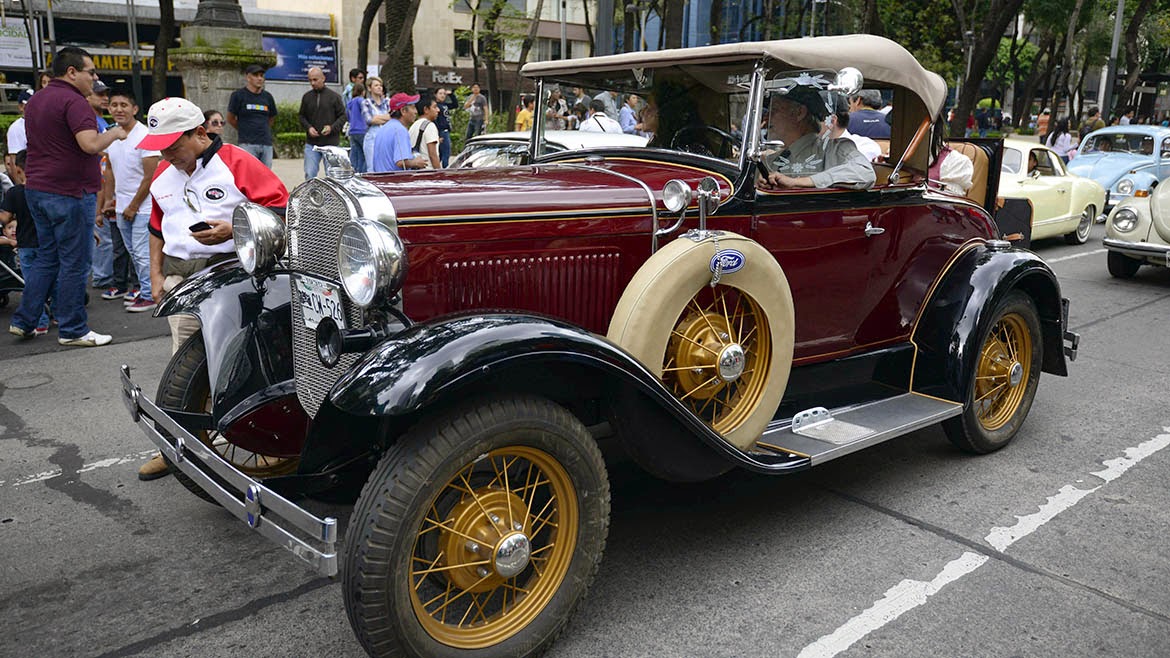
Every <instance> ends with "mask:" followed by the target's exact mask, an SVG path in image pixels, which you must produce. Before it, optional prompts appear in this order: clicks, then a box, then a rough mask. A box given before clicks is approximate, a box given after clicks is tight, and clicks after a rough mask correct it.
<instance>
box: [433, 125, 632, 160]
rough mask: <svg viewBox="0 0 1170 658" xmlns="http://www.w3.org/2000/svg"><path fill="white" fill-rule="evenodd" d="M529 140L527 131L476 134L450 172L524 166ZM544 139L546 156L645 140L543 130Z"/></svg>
mask: <svg viewBox="0 0 1170 658" xmlns="http://www.w3.org/2000/svg"><path fill="white" fill-rule="evenodd" d="M531 138H532V134H531V133H529V132H528V131H523V132H519V131H518V132H502V133H490V134H487V135H476V136H475V137H472V138H471V139H470V140H468V141H467V145H466V146H464V147H463V150H462V151H460V152H459V155H458V156H456V157H455V159H453V160H452V161H451V169H479V168H481V167H514V166H516V165H523V164H528V159H529V152H528V151H529V147H528V140H529V139H531ZM544 140H545V146H544V151H545V152H547V153H556V152H558V151H585V150H588V149H595V148H607V147H610V148H612V147H641V146H645V145H646V141H647V140H646V138H645V137H643V136H642V135H627V134H625V133H594V132H588V131H581V130H546V131H544Z"/></svg>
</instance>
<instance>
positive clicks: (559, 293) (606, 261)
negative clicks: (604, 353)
mask: <svg viewBox="0 0 1170 658" xmlns="http://www.w3.org/2000/svg"><path fill="white" fill-rule="evenodd" d="M620 262H621V254H620V253H618V252H617V251H588V252H580V253H566V254H556V255H514V256H513V255H509V256H494V257H485V258H475V259H467V260H461V261H452V262H448V263H445V264H444V278H445V280H446V281H447V308H448V310H450V311H461V310H470V309H511V310H519V311H535V312H538V313H542V314H544V315H551V316H553V317H557V318H562V319H565V320H568V321H569V322H572V323H574V324H577V325H580V326H582V327H585V328H587V329H589V330H590V331H594V332H597V333H605V331H606V328H607V327H608V326H609V319H610V316H611V315H612V313H613V309H614V307H615V306H617V299H618V295H619V293H620V292H621V291H620V290H619V287H618V266H619V264H620Z"/></svg>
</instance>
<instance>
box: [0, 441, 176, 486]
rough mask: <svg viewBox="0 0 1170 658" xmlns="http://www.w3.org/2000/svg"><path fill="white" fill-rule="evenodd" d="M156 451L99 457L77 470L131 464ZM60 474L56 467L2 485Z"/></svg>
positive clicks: (0, 483)
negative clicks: (107, 457)
mask: <svg viewBox="0 0 1170 658" xmlns="http://www.w3.org/2000/svg"><path fill="white" fill-rule="evenodd" d="M155 452H157V450H146V451H143V452H136V453H133V454H130V455H124V456H122V457H110V458H109V459H99V460H98V461H96V462H92V463H89V464H85V465H84V466H82V467H81V468H79V469H77V472H78V473H88V472H90V471H94V470H97V469H99V468H110V467H111V466H120V465H122V464H129V463H130V462H137V461H142V460H143V459H146V458H147V457H150V456H152V455H154V453H155ZM60 476H61V469H59V468H55V469H53V470H51V471H42V472H40V473H35V474H33V475H26V476H24V477H22V478H19V479H16V480H12V481H11V482H6V481H4V480H0V487H3V486H10V487H19V486H23V485H26V484H32V483H33V482H44V481H45V480H51V479H53V478H55V477H60Z"/></svg>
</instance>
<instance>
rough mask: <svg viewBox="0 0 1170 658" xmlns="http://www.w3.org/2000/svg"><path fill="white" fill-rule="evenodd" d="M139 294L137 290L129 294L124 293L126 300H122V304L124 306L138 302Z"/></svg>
mask: <svg viewBox="0 0 1170 658" xmlns="http://www.w3.org/2000/svg"><path fill="white" fill-rule="evenodd" d="M140 294H142V293H141V291H139V290H138V288H135V289H133V290H131V291H130V292H128V293H126V298H125V299H123V300H122V304H124V305H126V306H129V305H131V304H133V303H134V302H136V301H138V295H140Z"/></svg>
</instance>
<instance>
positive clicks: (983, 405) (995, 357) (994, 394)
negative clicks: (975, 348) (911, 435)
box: [943, 291, 1043, 454]
mask: <svg viewBox="0 0 1170 658" xmlns="http://www.w3.org/2000/svg"><path fill="white" fill-rule="evenodd" d="M979 344H980V350H979V354H978V355H977V356H976V358H975V367H974V369H973V371H972V372H971V375H970V377H971V380H970V383H969V389H970V392H969V393H968V394H967V400H966V403H965V404H964V405H963V414H962V415H961V416H958V417H957V418H952V419H950V420H947V421H945V422H944V423H943V430H944V431H945V432H946V435H947V438H949V439H950V440H951V442H952V443H954V444H955V445H956V446H958V447H959V448H960V449H962V450H966V451H967V452H973V453H976V454H986V453H989V452H994V451H996V450H999V449H1000V448H1002V447H1004V446H1006V445H1007V444H1008V443H1009V442H1011V440H1012V438H1014V437H1015V435H1016V432H1018V431H1019V429H1020V426H1022V425H1023V424H1024V419H1026V418H1027V417H1028V411H1029V410H1030V409H1031V408H1032V400H1033V398H1035V397H1036V387H1037V386H1038V384H1039V382H1040V365H1041V363H1042V361H1043V353H1042V350H1043V341H1042V337H1041V334H1040V316H1039V314H1038V313H1037V312H1036V305H1035V304H1034V303H1033V302H1032V299H1031V298H1029V297H1028V296H1027V295H1025V294H1024V293H1021V292H1018V291H1016V292H1012V293H1011V294H1009V295H1008V296H1007V297H1006V298H1004V300H1003V301H1002V302H1000V303H999V305H998V306H997V307H996V310H995V313H994V314H993V316H992V321H991V323H990V324H989V325H988V326H987V328H986V329H984V333H983V335H982V336H981V340H980V343H979Z"/></svg>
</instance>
